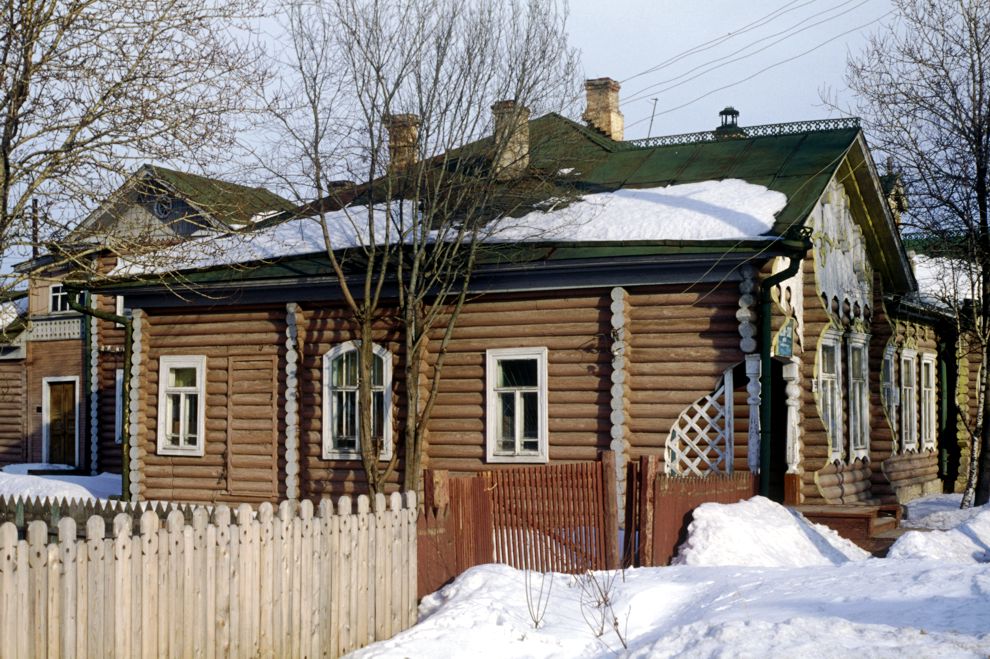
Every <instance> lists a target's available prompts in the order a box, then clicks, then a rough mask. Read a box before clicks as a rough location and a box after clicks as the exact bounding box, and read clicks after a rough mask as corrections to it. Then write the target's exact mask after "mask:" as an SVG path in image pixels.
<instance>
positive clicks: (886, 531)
mask: <svg viewBox="0 0 990 659" xmlns="http://www.w3.org/2000/svg"><path fill="white" fill-rule="evenodd" d="M791 508H792V509H793V510H796V511H797V512H799V513H801V514H802V515H804V516H805V517H806V518H807V519H808V521H810V522H814V523H816V524H823V525H825V526H827V527H829V528H830V529H832V530H833V531H835V532H836V533H838V534H839V535H841V536H842V537H843V538H846V539H847V540H850V541H852V542H854V543H855V544H857V545H859V546H860V547H862V548H863V549H865V550H866V551H868V552H870V553H871V554H873V555H874V556H883V555H886V553H887V550H888V549H889V548H890V545H892V544H893V543H894V541H895V540H896V539H897V538H898V537H899V535H900V534H899V533H898V531H899V528H898V526H899V524H900V521H901V514H902V508H901V506H900V505H898V504H880V505H869V504H837V505H816V506H791Z"/></svg>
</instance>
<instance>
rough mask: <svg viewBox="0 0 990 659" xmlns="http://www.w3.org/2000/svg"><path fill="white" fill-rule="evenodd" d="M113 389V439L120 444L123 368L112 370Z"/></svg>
mask: <svg viewBox="0 0 990 659" xmlns="http://www.w3.org/2000/svg"><path fill="white" fill-rule="evenodd" d="M113 391H114V411H115V414H114V421H113V437H114V441H115V442H117V443H118V444H120V443H121V442H122V441H123V437H124V369H122V368H118V369H117V370H115V371H114V372H113Z"/></svg>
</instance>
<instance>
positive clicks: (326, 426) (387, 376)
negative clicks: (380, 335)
mask: <svg viewBox="0 0 990 659" xmlns="http://www.w3.org/2000/svg"><path fill="white" fill-rule="evenodd" d="M360 347H361V342H360V341H348V342H346V343H342V344H340V345H338V346H335V347H333V348H331V349H330V350H329V351H327V352H326V353H325V354H324V355H323V386H322V387H321V392H322V398H323V423H322V424H321V425H322V432H323V459H324V460H360V459H361V430H360V423H361V413H360V410H358V417H357V423H358V424H359V425H358V428H357V441H356V442H355V447H354V449H353V450H352V449H339V448H335V447H334V443H333V427H334V423H333V400H332V398H333V397H332V396H331V395H330V383H331V379H330V376H331V368H332V365H333V360H334V359H336V358H337V357H340V356H341V355H343V354H344V353H346V352H350V351H352V350H354V351H356V350H358V349H359V348H360ZM372 351H373V352H374V354H375V355H376V356H378V357H380V358H381V359H382V362H383V363H382V385H383V387H384V389H383V393H384V402H383V405H384V408H385V409H384V412H383V414H382V444H383V446H382V452H381V453H380V454H379V455H378V459H379V460H391V459H392V353H391V352H389V351H388V350H386V349H385V348H383V347H382V346H380V345H378V344H373V345H372ZM359 404H360V403H359Z"/></svg>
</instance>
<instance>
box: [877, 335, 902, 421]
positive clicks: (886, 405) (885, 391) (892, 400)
mask: <svg viewBox="0 0 990 659" xmlns="http://www.w3.org/2000/svg"><path fill="white" fill-rule="evenodd" d="M898 393H899V392H898V390H897V348H895V347H894V346H892V345H888V346H887V347H886V348H884V350H883V363H882V365H881V367H880V398H881V399H882V402H883V409H884V412H886V413H887V420H888V421H889V422H890V427H891V430H893V432H894V435H895V436H896V435H897V427H898V423H897V399H898Z"/></svg>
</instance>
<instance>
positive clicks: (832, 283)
mask: <svg viewBox="0 0 990 659" xmlns="http://www.w3.org/2000/svg"><path fill="white" fill-rule="evenodd" d="M812 219H813V224H812V227H813V233H812V237H811V239H812V243H813V246H814V247H813V249H814V253H815V275H816V279H817V284H818V292H819V294H820V295H821V297H822V298H823V300H827V303H826V304H825V308H826V310H827V311H828V313H829V315H830V316H831V317H832V319H833V320H834V321H835V322H836V323H838V324H842V317H843V316H845V317H846V318H847V319H848V318H850V317H851V318H853V319H856V318H859V319H862V318H863V315H864V313H865V309H867V308H868V307H869V306H870V303H871V301H872V299H873V267H872V265H871V264H870V261H869V257H868V256H867V252H866V242H865V240H864V239H863V231H862V229H860V228H859V226H858V225H857V224H856V221H855V220H854V219H853V216H852V213H851V212H850V209H849V196H848V195H847V194H846V191H845V188H844V187H843V186H842V184H841V183H839V182H838V181H835V180H833V181H832V182H830V183H829V186H828V188H827V189H826V191H825V194H823V195H822V199H821V201H820V203H819V204H818V207H817V208H816V209H815V211H814V213H813V214H812Z"/></svg>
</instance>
